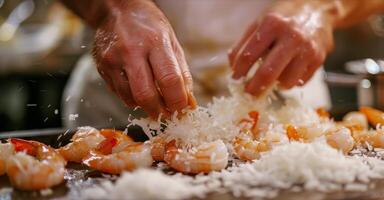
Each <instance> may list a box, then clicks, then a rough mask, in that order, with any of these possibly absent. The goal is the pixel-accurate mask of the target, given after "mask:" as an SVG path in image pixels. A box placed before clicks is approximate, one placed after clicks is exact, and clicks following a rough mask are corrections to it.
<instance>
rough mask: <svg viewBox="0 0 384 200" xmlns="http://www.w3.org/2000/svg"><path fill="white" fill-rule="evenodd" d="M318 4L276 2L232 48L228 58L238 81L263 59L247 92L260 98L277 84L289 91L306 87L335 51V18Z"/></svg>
mask: <svg viewBox="0 0 384 200" xmlns="http://www.w3.org/2000/svg"><path fill="white" fill-rule="evenodd" d="M308 2H314V3H308ZM315 2H317V1H306V0H295V1H280V2H278V3H276V4H275V5H274V6H273V7H272V8H271V9H270V10H268V11H267V12H266V13H265V15H264V17H263V18H261V20H256V21H255V22H254V23H253V24H252V25H251V26H250V27H249V28H248V30H247V31H246V33H245V34H244V36H243V37H242V38H241V40H240V42H239V43H238V44H237V45H236V46H235V47H234V48H233V49H232V51H231V52H230V54H229V59H230V63H231V66H232V69H233V71H234V73H233V78H235V79H239V78H240V77H242V76H245V75H246V74H247V73H248V71H249V69H250V68H251V67H252V65H253V64H254V63H255V62H256V61H257V60H258V59H259V58H263V62H262V65H261V66H260V67H259V69H258V70H257V72H256V73H255V75H254V76H253V77H252V79H251V80H250V81H249V82H248V83H247V85H246V91H247V92H248V93H250V94H252V95H255V96H259V95H261V94H262V93H263V91H265V90H266V89H267V88H268V87H269V86H271V85H272V84H273V83H274V82H275V81H278V83H279V86H280V87H282V88H286V89H288V88H292V87H293V86H296V85H303V84H304V83H305V82H307V81H308V80H309V79H310V78H311V76H312V75H313V74H314V72H315V71H316V70H317V69H318V68H319V67H320V66H321V64H322V63H323V62H324V59H325V56H326V54H327V53H328V52H329V51H330V50H331V49H332V48H333V35H332V32H333V27H332V19H331V18H330V16H328V15H327V14H326V13H325V12H323V11H322V10H320V9H319V6H318V5H317V4H316V3H315Z"/></svg>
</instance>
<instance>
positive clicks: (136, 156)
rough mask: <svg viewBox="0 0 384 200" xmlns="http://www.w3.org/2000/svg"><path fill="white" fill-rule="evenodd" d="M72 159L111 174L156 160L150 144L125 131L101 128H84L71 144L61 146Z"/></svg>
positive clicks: (73, 138) (76, 134)
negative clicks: (132, 136) (137, 139)
mask: <svg viewBox="0 0 384 200" xmlns="http://www.w3.org/2000/svg"><path fill="white" fill-rule="evenodd" d="M58 152H59V153H60V154H61V155H62V156H63V157H64V158H65V159H66V160H67V161H70V162H76V163H82V164H85V165H87V166H89V167H90V168H93V169H96V170H98V171H101V172H105V173H110V174H120V173H122V172H123V171H131V170H134V169H137V168H141V167H149V166H151V165H152V163H153V159H152V156H151V147H150V145H149V144H148V143H143V142H134V141H133V140H132V139H131V138H130V137H129V136H128V135H126V134H125V133H124V132H122V131H118V130H114V129H102V130H100V131H99V130H97V129H94V128H91V127H81V128H79V130H78V131H77V132H76V133H75V134H74V135H73V137H72V139H71V143H69V144H67V145H66V146H64V147H61V148H60V149H58Z"/></svg>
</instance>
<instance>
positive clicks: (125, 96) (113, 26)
mask: <svg viewBox="0 0 384 200" xmlns="http://www.w3.org/2000/svg"><path fill="white" fill-rule="evenodd" d="M107 4H108V6H109V8H108V12H109V14H108V15H107V17H106V18H105V20H104V22H103V23H101V24H100V26H99V27H98V28H97V32H96V37H95V45H94V49H93V51H94V54H93V56H94V58H95V60H96V63H97V69H98V71H99V73H100V74H101V76H102V77H103V78H104V80H105V81H106V82H107V84H108V85H109V86H110V88H111V89H112V91H113V92H115V93H116V94H117V95H118V96H119V97H120V98H121V99H122V100H123V101H124V102H125V103H126V104H127V105H128V106H130V107H136V106H140V107H141V108H143V109H144V110H145V111H146V112H147V113H148V114H149V115H150V116H152V117H157V116H158V115H159V114H160V113H163V114H166V115H167V114H169V113H171V112H174V111H180V110H182V109H183V108H185V107H187V106H188V105H192V106H194V102H195V101H194V98H193V95H192V77H191V74H190V72H189V69H188V66H187V63H186V61H185V57H184V53H183V50H182V48H181V46H180V44H179V42H178V41H177V39H176V36H175V34H174V32H173V30H172V27H171V25H170V24H169V22H168V20H167V19H166V17H165V16H164V14H163V13H162V12H161V11H160V10H159V9H158V8H157V7H156V5H155V4H154V3H153V2H152V1H150V0H129V1H123V0H112V1H108V3H107Z"/></svg>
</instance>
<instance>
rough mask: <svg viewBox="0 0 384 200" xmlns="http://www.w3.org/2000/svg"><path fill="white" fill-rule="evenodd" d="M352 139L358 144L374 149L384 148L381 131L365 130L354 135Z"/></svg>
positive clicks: (383, 135)
mask: <svg viewBox="0 0 384 200" xmlns="http://www.w3.org/2000/svg"><path fill="white" fill-rule="evenodd" d="M353 137H354V138H355V140H356V141H357V142H358V143H359V144H360V145H364V144H365V143H368V144H369V145H371V146H372V147H374V148H384V132H383V130H366V131H360V132H356V133H354V135H353Z"/></svg>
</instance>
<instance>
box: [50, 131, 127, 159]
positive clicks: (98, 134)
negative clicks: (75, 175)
mask: <svg viewBox="0 0 384 200" xmlns="http://www.w3.org/2000/svg"><path fill="white" fill-rule="evenodd" d="M109 137H115V138H116V139H117V140H118V141H119V144H120V145H122V144H127V143H131V142H133V140H132V139H131V138H130V137H129V136H127V135H126V134H124V132H122V131H118V130H115V129H101V130H100V131H99V130H97V129H95V128H92V127H80V128H79V130H78V131H77V132H76V133H75V134H74V135H73V137H72V139H71V141H72V142H71V143H69V144H67V145H66V146H64V147H61V148H60V149H59V150H58V151H59V152H60V154H61V155H62V156H63V157H64V158H65V159H66V160H67V161H72V162H77V163H80V162H81V161H82V160H83V158H84V157H85V156H87V155H88V153H89V151H90V150H92V149H94V148H96V147H97V146H98V145H99V144H100V142H102V141H103V140H105V139H106V138H109Z"/></svg>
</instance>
